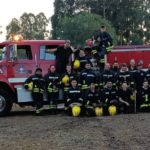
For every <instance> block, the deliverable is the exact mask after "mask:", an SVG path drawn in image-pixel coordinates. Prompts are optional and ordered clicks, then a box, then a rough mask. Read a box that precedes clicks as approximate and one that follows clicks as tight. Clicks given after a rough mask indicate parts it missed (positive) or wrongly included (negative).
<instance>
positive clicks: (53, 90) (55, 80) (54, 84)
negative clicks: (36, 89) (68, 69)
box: [44, 65, 60, 110]
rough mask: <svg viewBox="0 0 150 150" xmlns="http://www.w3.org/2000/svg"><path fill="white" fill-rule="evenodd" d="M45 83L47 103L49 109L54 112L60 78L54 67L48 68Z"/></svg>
mask: <svg viewBox="0 0 150 150" xmlns="http://www.w3.org/2000/svg"><path fill="white" fill-rule="evenodd" d="M44 78H45V81H46V91H47V97H48V101H49V109H51V110H56V109H57V100H58V97H59V90H58V88H59V85H60V78H59V74H58V73H56V68H55V66H54V65H51V66H50V70H49V72H48V73H47V74H46V75H45V77H44Z"/></svg>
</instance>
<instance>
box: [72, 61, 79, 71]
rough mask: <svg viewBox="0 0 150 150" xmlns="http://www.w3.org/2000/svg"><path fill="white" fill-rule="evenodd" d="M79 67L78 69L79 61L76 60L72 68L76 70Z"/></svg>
mask: <svg viewBox="0 0 150 150" xmlns="http://www.w3.org/2000/svg"><path fill="white" fill-rule="evenodd" d="M79 67H80V61H79V60H78V59H76V60H75V61H74V63H73V68H74V69H78V68H79Z"/></svg>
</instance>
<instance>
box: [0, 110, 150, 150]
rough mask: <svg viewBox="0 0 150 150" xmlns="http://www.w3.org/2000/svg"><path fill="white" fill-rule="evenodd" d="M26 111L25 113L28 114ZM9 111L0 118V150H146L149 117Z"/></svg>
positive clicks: (149, 136) (149, 138)
mask: <svg viewBox="0 0 150 150" xmlns="http://www.w3.org/2000/svg"><path fill="white" fill-rule="evenodd" d="M28 110H29V111H28ZM30 110H31V109H30V108H28V109H26V108H24V109H20V110H19V111H18V110H15V108H14V110H13V112H12V113H11V116H8V117H3V118H0V150H149V149H150V114H148V113H140V114H130V115H117V116H113V117H109V116H105V117H79V118H75V117H69V116H66V115H64V114H62V113H60V114H57V115H50V114H46V115H45V116H34V113H33V112H32V111H30Z"/></svg>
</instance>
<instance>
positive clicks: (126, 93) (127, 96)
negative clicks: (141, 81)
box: [118, 89, 132, 104]
mask: <svg viewBox="0 0 150 150" xmlns="http://www.w3.org/2000/svg"><path fill="white" fill-rule="evenodd" d="M131 96H132V92H131V90H130V89H127V90H123V89H120V90H119V91H118V97H119V98H121V99H122V100H124V101H126V102H128V103H130V104H131Z"/></svg>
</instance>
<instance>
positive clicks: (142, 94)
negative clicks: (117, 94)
mask: <svg viewBox="0 0 150 150" xmlns="http://www.w3.org/2000/svg"><path fill="white" fill-rule="evenodd" d="M137 108H138V110H139V111H141V112H150V87H149V84H148V81H147V80H144V82H143V86H142V88H141V89H140V90H139V91H137Z"/></svg>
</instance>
